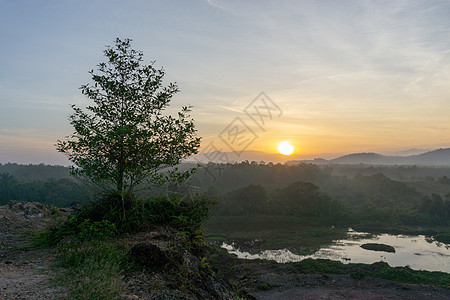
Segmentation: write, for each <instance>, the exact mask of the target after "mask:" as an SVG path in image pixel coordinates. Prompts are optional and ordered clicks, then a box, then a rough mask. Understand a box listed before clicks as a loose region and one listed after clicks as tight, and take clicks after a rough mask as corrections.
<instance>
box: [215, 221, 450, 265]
mask: <svg viewBox="0 0 450 300" xmlns="http://www.w3.org/2000/svg"><path fill="white" fill-rule="evenodd" d="M365 243H380V244H387V245H390V246H392V247H394V248H395V253H389V252H380V251H371V250H366V249H363V248H361V247H360V246H361V245H362V244H365ZM222 248H225V249H227V250H228V252H229V253H233V254H236V255H237V256H238V257H239V258H244V259H258V258H259V259H268V260H275V261H277V262H279V263H286V262H294V261H300V260H302V259H305V258H326V259H333V260H338V261H341V262H343V263H367V264H371V263H374V262H377V261H384V262H387V263H388V264H389V265H390V266H393V267H398V266H409V267H410V268H411V269H415V270H428V271H442V272H447V273H450V245H447V244H444V243H440V242H436V241H432V240H430V239H429V238H425V236H423V235H419V236H406V235H389V234H381V235H369V234H367V233H362V232H355V231H353V230H351V229H350V230H349V232H348V237H347V239H343V240H337V241H334V242H333V244H332V245H330V246H329V247H323V248H321V249H320V250H319V251H317V252H316V253H314V254H313V255H307V256H305V255H297V254H294V253H292V252H291V251H289V250H288V249H280V250H265V251H262V252H261V253H259V254H251V253H248V252H241V251H239V250H238V249H236V248H235V246H234V244H226V243H223V244H222Z"/></svg>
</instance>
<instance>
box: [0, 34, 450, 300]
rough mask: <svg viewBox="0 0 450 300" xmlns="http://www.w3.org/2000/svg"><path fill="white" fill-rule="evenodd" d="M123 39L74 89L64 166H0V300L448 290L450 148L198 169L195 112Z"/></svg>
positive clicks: (413, 294) (59, 145)
mask: <svg viewBox="0 0 450 300" xmlns="http://www.w3.org/2000/svg"><path fill="white" fill-rule="evenodd" d="M131 42H132V40H131V39H123V40H121V39H119V38H117V39H116V40H115V44H114V45H113V46H107V47H106V50H104V52H103V54H104V56H105V61H103V62H101V63H99V64H98V65H97V69H96V70H91V71H89V74H90V76H91V79H92V82H91V83H88V84H85V85H82V86H81V88H80V89H81V92H82V95H83V96H85V97H86V98H87V100H88V101H90V103H91V105H89V106H86V107H85V108H82V107H78V106H77V105H75V104H74V105H72V106H71V108H72V113H71V114H70V115H69V117H68V119H69V124H70V125H71V126H72V127H73V133H72V134H70V135H68V136H66V137H65V138H63V139H61V140H57V142H56V150H57V151H58V152H60V153H62V154H64V155H65V156H66V157H67V159H68V161H70V164H69V166H59V165H47V164H17V163H3V164H0V220H1V223H0V233H1V235H0V270H1V271H2V272H0V298H2V299H3V297H4V298H6V299H17V298H20V299H22V296H24V294H23V293H24V292H23V291H22V288H21V287H20V286H18V285H17V284H16V283H15V282H22V281H26V282H31V283H30V284H31V286H32V288H30V292H29V293H30V294H26V295H25V296H26V297H25V298H24V299H27V297H28V298H29V299H55V298H58V299H59V298H68V299H301V298H304V297H305V298H306V299H315V297H319V298H321V297H326V298H331V299H334V298H336V297H338V296H339V295H341V296H342V295H343V296H342V297H343V299H353V298H359V299H363V298H366V297H367V296H368V295H371V296H374V297H378V296H380V295H383V296H388V298H391V299H402V298H407V299H422V298H424V297H427V296H429V295H432V296H433V297H434V296H435V297H436V298H437V299H445V298H447V297H449V296H450V294H449V289H450V264H449V262H450V165H449V164H448V163H447V162H449V161H450V149H438V150H433V151H428V152H426V153H422V154H418V155H415V156H409V157H388V156H382V155H377V154H374V153H362V154H361V153H360V154H351V155H347V156H343V157H339V158H336V159H332V160H324V159H317V160H314V161H301V160H288V161H287V162H285V163H273V162H263V161H261V162H257V161H248V160H244V161H238V162H229V163H217V162H213V161H209V162H200V160H198V161H197V160H196V158H198V157H200V155H201V154H200V155H199V149H200V145H201V138H200V137H198V136H197V129H196V127H195V122H194V121H195V120H194V118H193V117H191V115H190V113H191V110H192V107H191V106H189V105H187V106H182V107H181V108H180V109H179V110H178V111H177V112H176V113H173V114H169V113H168V112H167V107H168V106H169V102H170V101H171V100H172V97H173V96H175V95H176V94H177V93H178V92H179V88H178V86H177V84H176V83H168V84H166V83H164V82H163V78H164V76H165V71H164V69H163V68H157V67H156V66H155V62H152V63H150V64H144V59H143V53H142V52H141V51H137V50H134V49H133V48H132V47H131ZM261 95H263V96H264V95H265V94H263V93H261ZM280 145H281V148H280V150H279V152H280V153H281V154H283V155H286V156H288V155H291V154H292V153H293V151H294V146H292V145H291V144H289V143H288V142H286V141H285V142H281V143H280ZM203 154H205V153H203ZM196 155H197V156H196ZM41 270H45V272H46V273H45V272H41ZM39 272H41V273H45V274H46V275H45V276H42V277H39V278H44V279H39V278H38V279H36V278H37V275H39V274H41V273H39ZM2 274H6V275H2ZM2 276H3V277H2ZM16 277H19V278H21V279H20V280H18V281H14V280H10V279H11V278H16ZM39 280H42V281H39ZM44 280H47V281H45V282H44ZM49 282H51V284H50V283H49ZM1 284H4V285H5V288H4V289H1V286H2V285H1ZM2 293H3V294H2ZM26 293H28V289H27V292H26ZM339 297H340V296H339Z"/></svg>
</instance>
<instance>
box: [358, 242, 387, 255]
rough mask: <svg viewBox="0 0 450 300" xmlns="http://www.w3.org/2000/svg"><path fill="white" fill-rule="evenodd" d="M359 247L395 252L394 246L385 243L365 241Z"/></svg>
mask: <svg viewBox="0 0 450 300" xmlns="http://www.w3.org/2000/svg"><path fill="white" fill-rule="evenodd" d="M361 248H363V249H366V250H372V251H383V252H392V253H395V248H394V247H392V246H389V245H386V244H377V243H367V244H362V245H361Z"/></svg>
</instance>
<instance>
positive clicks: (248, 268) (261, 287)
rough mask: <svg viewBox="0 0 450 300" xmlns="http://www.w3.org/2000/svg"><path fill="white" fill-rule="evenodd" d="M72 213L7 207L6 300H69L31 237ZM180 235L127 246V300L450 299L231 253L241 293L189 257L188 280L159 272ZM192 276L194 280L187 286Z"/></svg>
mask: <svg viewBox="0 0 450 300" xmlns="http://www.w3.org/2000/svg"><path fill="white" fill-rule="evenodd" d="M68 213H69V211H67V210H60V209H56V208H51V207H47V206H44V205H42V204H40V203H21V202H10V203H9V204H8V205H6V206H0V299H67V298H69V296H68V295H69V294H68V291H67V289H66V288H64V287H58V286H54V285H52V282H51V279H52V272H54V271H55V270H54V269H52V263H53V262H54V254H53V253H52V251H51V250H46V249H44V250H33V249H31V248H29V246H30V240H31V235H30V232H33V231H36V230H40V229H43V228H44V226H45V224H48V223H49V222H55V218H57V216H60V217H63V216H64V215H67V214H68ZM173 235H174V232H172V231H171V229H170V228H166V229H161V230H156V231H151V232H145V233H141V234H138V235H135V236H132V237H127V238H126V239H124V242H126V243H128V244H129V246H130V247H131V248H132V249H134V250H133V253H134V254H133V255H135V257H136V259H137V261H138V262H139V263H140V264H142V265H143V266H144V267H143V269H140V270H137V271H136V272H131V273H128V274H124V278H123V280H124V281H125V282H126V283H127V286H128V287H129V292H128V293H127V295H123V296H124V298H125V299H233V298H236V295H239V296H240V297H241V298H240V299H450V290H449V289H444V288H438V287H432V286H417V285H410V284H400V283H395V282H391V281H387V280H381V279H376V278H370V277H364V278H362V279H356V278H352V277H351V276H347V275H324V274H301V273H299V272H298V271H297V270H296V269H295V267H293V266H291V265H287V264H286V265H285V264H276V263H270V262H264V261H249V260H239V259H237V258H234V257H232V256H230V255H227V254H226V253H225V252H224V251H218V252H217V251H216V252H214V257H215V259H213V263H212V264H211V268H212V269H213V270H214V271H215V272H216V273H217V274H220V275H221V276H223V277H224V278H226V279H227V280H228V281H230V282H232V283H234V285H235V287H234V288H232V287H231V285H229V284H228V283H227V282H226V281H225V280H222V279H220V278H219V277H216V278H212V277H211V276H209V275H208V273H204V274H203V275H201V274H202V272H198V269H199V267H200V265H201V264H202V262H200V261H199V260H198V259H197V258H196V257H195V256H192V254H190V253H187V252H184V253H182V254H181V255H179V257H178V258H177V259H178V260H179V266H181V267H182V268H184V270H183V272H184V273H183V274H184V275H183V278H181V277H177V276H179V274H180V273H179V272H178V273H177V271H176V270H175V272H174V273H171V272H168V271H167V269H166V270H163V268H155V266H156V265H157V264H159V263H160V264H161V266H162V265H164V260H166V259H168V258H167V257H166V256H167V255H168V254H170V253H172V252H171V249H169V248H167V246H166V245H167V241H172V240H173ZM149 253H152V255H148V254H149ZM177 274H178V275H177ZM186 274H187V276H186ZM198 274H200V275H198ZM205 274H206V275H207V276H204V275H205ZM185 277H187V278H188V280H187V281H186V282H185V284H181V285H180V282H179V281H180V280H185V279H184V278H185ZM180 278H181V279H180ZM189 285H191V288H189ZM183 286H184V290H183V288H182V287H183ZM192 286H193V287H194V289H192ZM218 294H221V296H220V297H219V296H217V295H218Z"/></svg>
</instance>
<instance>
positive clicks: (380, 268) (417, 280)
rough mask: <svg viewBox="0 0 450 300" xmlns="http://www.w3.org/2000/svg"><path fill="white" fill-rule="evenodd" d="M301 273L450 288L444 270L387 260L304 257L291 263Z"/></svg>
mask: <svg viewBox="0 0 450 300" xmlns="http://www.w3.org/2000/svg"><path fill="white" fill-rule="evenodd" d="M290 264H291V265H292V266H294V267H295V268H296V270H297V271H299V272H300V273H305V274H311V273H318V274H348V275H351V276H352V277H354V278H362V277H367V276H369V277H375V278H381V279H387V280H391V281H396V282H402V283H412V284H421V285H437V286H441V287H444V288H448V289H450V275H449V274H447V273H444V272H430V271H416V270H412V269H410V268H409V267H390V266H389V265H388V264H387V263H385V262H376V263H373V264H370V265H368V264H343V263H341V262H338V261H333V260H328V259H311V258H308V259H304V260H302V261H300V262H295V263H290Z"/></svg>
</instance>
